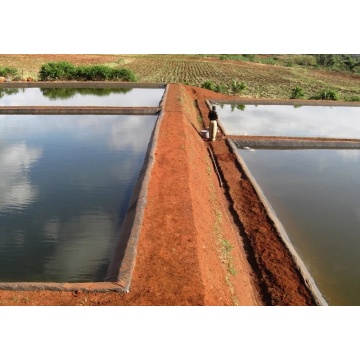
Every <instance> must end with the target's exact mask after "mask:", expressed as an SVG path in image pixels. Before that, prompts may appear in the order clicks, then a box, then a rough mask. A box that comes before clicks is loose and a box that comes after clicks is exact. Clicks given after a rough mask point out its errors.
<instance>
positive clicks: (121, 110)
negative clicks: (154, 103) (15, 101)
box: [0, 106, 161, 115]
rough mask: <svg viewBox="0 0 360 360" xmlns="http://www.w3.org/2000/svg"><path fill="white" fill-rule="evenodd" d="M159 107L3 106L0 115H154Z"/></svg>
mask: <svg viewBox="0 0 360 360" xmlns="http://www.w3.org/2000/svg"><path fill="white" fill-rule="evenodd" d="M160 110H161V107H115V106H114V107H113V106H3V107H0V114H7V115H19V114H26V115H79V114H86V115H156V114H158V113H159V112H160Z"/></svg>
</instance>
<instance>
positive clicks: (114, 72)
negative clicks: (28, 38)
mask: <svg viewBox="0 0 360 360" xmlns="http://www.w3.org/2000/svg"><path fill="white" fill-rule="evenodd" d="M39 78H40V80H42V81H52V80H85V81H86V80H93V81H104V80H122V81H136V76H135V75H134V73H133V72H132V71H131V70H129V69H120V68H111V67H109V66H105V65H93V66H78V67H75V66H74V65H72V64H70V63H68V62H51V63H47V64H44V65H42V66H41V68H40V72H39Z"/></svg>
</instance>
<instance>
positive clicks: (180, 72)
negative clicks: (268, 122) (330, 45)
mask: <svg viewBox="0 0 360 360" xmlns="http://www.w3.org/2000/svg"><path fill="white" fill-rule="evenodd" d="M59 58H60V57H56V56H55V55H54V59H59ZM61 59H63V60H66V59H67V56H66V55H62V56H61ZM68 59H70V60H71V61H69V62H66V61H64V62H50V63H49V62H48V61H49V57H48V56H47V57H46V58H43V57H42V56H41V55H36V56H35V55H33V56H32V55H0V69H2V70H3V68H4V67H8V65H9V64H11V65H12V66H13V70H12V73H13V74H15V69H18V70H16V71H17V74H19V73H20V74H21V77H22V78H25V79H26V77H27V76H28V75H30V77H33V78H34V80H35V81H36V80H44V81H54V80H65V81H67V80H70V81H77V80H80V81H86V80H101V81H134V78H135V76H134V74H136V81H139V82H144V83H182V84H187V85H192V86H197V87H202V88H205V89H209V90H211V91H214V92H219V93H224V94H229V95H240V94H241V96H242V97H244V98H257V99H289V98H292V99H300V98H301V99H304V100H306V99H337V100H339V101H359V97H360V90H359V89H360V65H359V64H360V57H359V56H356V55H346V54H344V55H332V54H325V55H324V54H314V55H309V54H279V55H274V54H268V55H266V54H260V55H259V54H258V55H256V54H199V55H196V54H195V55H191V54H190V55H183V54H163V55H158V54H143V55H141V54H140V55H116V54H114V55H69V56H68ZM44 61H46V63H45V64H44ZM75 61H76V64H82V65H78V66H75V65H73V63H75ZM87 61H88V62H89V64H94V65H91V66H87V65H88V63H87ZM258 63H262V66H259V65H258ZM39 69H40V71H39ZM24 74H26V76H24ZM34 74H36V75H34ZM16 76H18V75H16ZM10 78H11V79H12V80H15V79H14V77H10ZM294 84H296V88H295V89H294ZM324 89H325V90H324ZM329 89H331V90H330V92H329ZM325 91H326V93H325ZM331 91H333V92H334V93H332V92H331Z"/></svg>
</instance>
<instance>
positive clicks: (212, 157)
mask: <svg viewBox="0 0 360 360" xmlns="http://www.w3.org/2000/svg"><path fill="white" fill-rule="evenodd" d="M207 149H208V150H209V153H210V157H211V160H212V163H213V165H214V168H215V172H216V174H217V176H218V178H219V183H220V187H222V186H223V182H222V180H221V176H220V173H219V170H218V168H217V166H216V163H215V158H214V154H213V152H212V151H211V149H210V148H209V147H208V148H207Z"/></svg>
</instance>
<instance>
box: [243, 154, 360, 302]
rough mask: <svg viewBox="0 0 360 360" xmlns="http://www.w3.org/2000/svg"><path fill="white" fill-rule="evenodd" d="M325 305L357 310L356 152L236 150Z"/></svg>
mask: <svg viewBox="0 0 360 360" xmlns="http://www.w3.org/2000/svg"><path fill="white" fill-rule="evenodd" d="M238 151H239V154H240V156H241V157H242V158H243V159H244V161H245V162H246V164H247V166H248V168H249V170H250V172H251V173H252V175H253V176H254V178H255V179H256V181H257V182H258V184H259V186H260V187H261V189H262V191H263V193H264V195H265V196H266V198H267V199H268V201H269V202H270V204H271V206H272V207H273V209H274V211H275V212H276V214H277V216H278V218H279V220H280V221H281V223H282V224H283V226H284V228H285V230H286V232H287V234H288V236H289V238H290V240H291V242H292V244H293V245H294V247H295V249H296V251H297V253H298V254H299V256H300V257H301V258H302V260H303V262H304V263H305V265H306V267H307V269H308V270H309V272H310V273H311V275H312V277H313V279H314V280H315V282H316V284H317V286H318V288H319V290H320V291H321V293H322V294H323V296H324V298H325V299H326V300H327V302H328V304H329V305H360V236H359V230H360V183H359V179H360V150H259V149H256V150H255V151H248V150H238Z"/></svg>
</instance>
